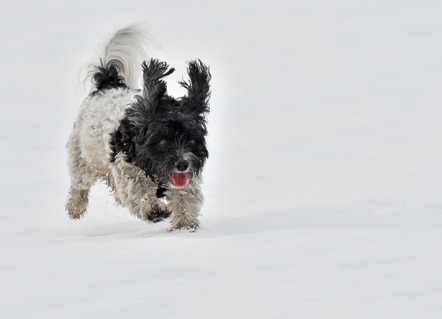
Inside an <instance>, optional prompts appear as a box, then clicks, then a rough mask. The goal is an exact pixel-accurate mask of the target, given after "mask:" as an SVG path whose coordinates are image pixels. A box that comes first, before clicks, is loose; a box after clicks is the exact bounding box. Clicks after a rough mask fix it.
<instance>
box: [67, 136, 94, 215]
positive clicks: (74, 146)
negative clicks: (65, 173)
mask: <svg viewBox="0 0 442 319" xmlns="http://www.w3.org/2000/svg"><path fill="white" fill-rule="evenodd" d="M77 141H78V140H77V139H76V138H75V136H74V134H73V135H72V136H71V138H70V139H69V142H68V145H67V149H68V159H67V163H68V168H69V173H70V176H71V186H70V188H69V195H68V199H67V201H66V210H67V212H68V214H69V217H70V218H71V219H79V218H80V217H81V216H82V215H83V214H84V212H85V211H86V208H87V205H88V202H89V197H88V195H89V189H90V188H91V186H92V185H93V184H94V182H95V181H96V180H97V174H95V172H94V169H93V168H92V167H90V165H88V163H86V162H85V161H84V160H83V159H82V158H81V150H80V147H79V146H78V143H77Z"/></svg>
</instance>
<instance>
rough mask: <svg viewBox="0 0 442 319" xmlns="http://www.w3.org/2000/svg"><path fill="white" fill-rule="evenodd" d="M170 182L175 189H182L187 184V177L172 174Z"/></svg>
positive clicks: (182, 174) (181, 174)
mask: <svg viewBox="0 0 442 319" xmlns="http://www.w3.org/2000/svg"><path fill="white" fill-rule="evenodd" d="M172 182H173V185H175V186H176V187H184V186H186V183H187V177H186V174H184V173H173V174H172Z"/></svg>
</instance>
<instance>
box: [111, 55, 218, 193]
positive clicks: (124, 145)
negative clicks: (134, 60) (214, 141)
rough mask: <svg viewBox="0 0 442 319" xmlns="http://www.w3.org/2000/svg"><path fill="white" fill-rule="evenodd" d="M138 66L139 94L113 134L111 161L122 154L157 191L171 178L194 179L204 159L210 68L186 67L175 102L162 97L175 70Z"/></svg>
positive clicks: (192, 64)
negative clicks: (179, 174) (155, 184)
mask: <svg viewBox="0 0 442 319" xmlns="http://www.w3.org/2000/svg"><path fill="white" fill-rule="evenodd" d="M142 66H143V73H144V74H143V78H144V87H143V94H142V95H137V96H136V101H135V102H134V103H133V104H132V105H131V107H129V108H128V109H127V110H126V113H125V117H124V118H123V120H121V122H120V126H119V128H118V130H117V131H116V132H114V133H113V134H112V139H111V148H112V156H111V161H115V158H116V156H117V154H119V153H123V154H124V158H125V160H126V161H128V162H130V163H133V164H134V165H136V166H138V167H139V168H141V169H142V170H144V171H145V172H146V175H147V176H150V177H151V178H152V179H154V180H155V181H157V182H158V183H159V185H168V184H169V182H170V178H171V175H172V173H174V172H182V173H186V175H187V176H188V178H191V177H195V176H196V177H198V176H199V174H200V172H201V170H202V168H203V166H204V163H205V161H206V159H207V157H208V151H207V148H206V141H205V136H206V135H207V129H206V114H207V113H208V112H209V98H210V80H211V75H210V70H209V68H208V67H207V66H205V65H204V64H203V63H202V62H201V61H200V60H196V61H191V62H189V65H188V75H189V81H188V82H186V81H182V82H180V85H181V86H183V87H184V88H185V89H187V94H186V95H185V96H183V97H181V98H174V97H171V96H169V95H168V94H167V86H166V82H165V81H164V80H163V78H164V77H165V76H167V75H169V74H171V73H172V72H173V71H174V69H173V68H172V69H169V66H168V65H167V63H165V62H160V61H158V60H156V59H151V60H150V61H149V62H148V63H146V62H144V63H143V65H142Z"/></svg>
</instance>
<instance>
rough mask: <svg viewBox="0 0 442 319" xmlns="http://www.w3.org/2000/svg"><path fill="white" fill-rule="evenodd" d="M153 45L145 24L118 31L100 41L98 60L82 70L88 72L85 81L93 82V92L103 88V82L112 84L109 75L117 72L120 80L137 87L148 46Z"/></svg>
mask: <svg viewBox="0 0 442 319" xmlns="http://www.w3.org/2000/svg"><path fill="white" fill-rule="evenodd" d="M151 42H152V41H151V40H150V38H149V35H148V33H147V31H146V27H145V24H143V23H137V24H133V25H130V26H128V27H126V28H123V29H119V30H117V31H116V32H115V33H114V34H112V35H111V36H110V37H108V38H107V39H105V40H103V41H102V42H101V44H100V45H99V47H98V50H97V53H96V55H95V57H94V58H92V59H91V60H89V61H88V62H87V63H86V65H85V66H84V67H83V68H82V70H85V71H86V77H85V79H84V80H83V82H84V83H87V82H89V81H90V80H92V83H93V87H92V90H94V89H96V88H98V89H100V86H102V84H103V83H102V82H101V81H110V79H109V78H108V77H109V74H110V73H112V71H116V72H118V74H117V76H118V78H119V80H120V81H122V82H124V84H125V85H127V86H129V87H132V88H137V87H138V86H139V81H140V79H141V73H142V70H141V63H142V62H143V61H144V60H147V58H148V51H147V45H148V44H150V43H151ZM112 81H115V79H112ZM111 86H112V85H111Z"/></svg>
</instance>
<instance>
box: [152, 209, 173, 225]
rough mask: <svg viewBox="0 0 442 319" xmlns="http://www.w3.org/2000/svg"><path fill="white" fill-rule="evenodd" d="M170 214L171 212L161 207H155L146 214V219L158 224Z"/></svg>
mask: <svg viewBox="0 0 442 319" xmlns="http://www.w3.org/2000/svg"><path fill="white" fill-rule="evenodd" d="M171 214H172V212H171V211H169V210H167V209H163V207H160V206H159V205H157V206H155V207H154V208H153V209H152V210H151V211H150V212H148V213H147V215H146V219H147V220H148V221H150V222H152V223H158V222H160V221H162V220H164V219H166V218H168V217H169V216H170V215H171Z"/></svg>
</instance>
